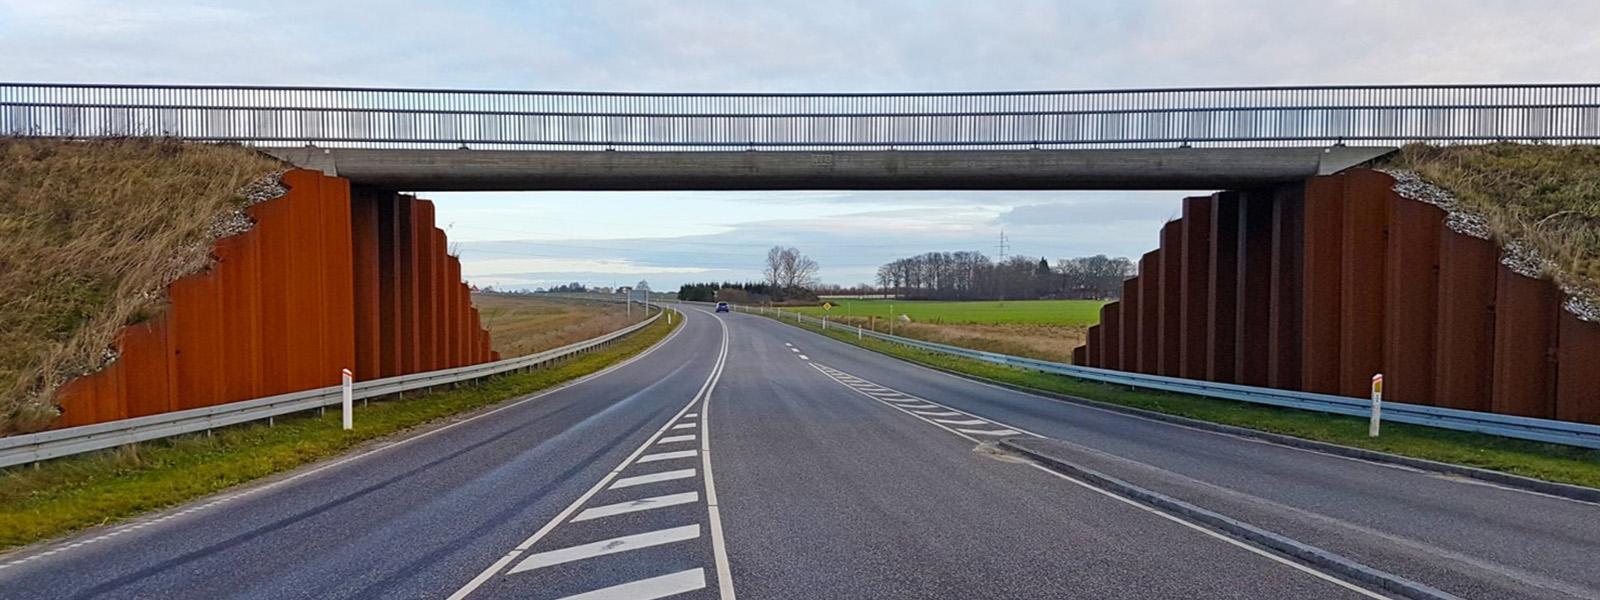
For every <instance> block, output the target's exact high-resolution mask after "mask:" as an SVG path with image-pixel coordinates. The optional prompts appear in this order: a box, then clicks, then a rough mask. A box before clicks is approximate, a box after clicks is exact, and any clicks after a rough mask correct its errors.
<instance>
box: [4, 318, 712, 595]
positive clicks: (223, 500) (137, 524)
mask: <svg viewBox="0 0 1600 600" xmlns="http://www.w3.org/2000/svg"><path fill="white" fill-rule="evenodd" d="M679 333H683V328H682V327H679V328H677V329H674V330H673V331H672V333H671V334H669V335H668V336H667V337H666V338H665V339H662V340H661V341H658V342H656V343H655V345H653V346H651V347H649V348H647V349H645V351H643V352H640V353H638V354H635V355H633V356H631V357H629V358H628V359H627V360H624V361H622V362H619V363H617V364H614V365H611V366H609V367H606V368H604V369H601V370H599V371H596V372H594V373H590V374H588V375H584V376H583V377H579V378H577V379H573V380H571V381H568V382H565V383H559V384H556V385H555V386H553V387H550V388H548V389H545V390H541V391H539V392H537V393H534V394H530V395H528V396H524V397H522V398H518V399H515V400H511V401H509V402H507V403H506V404H503V405H501V406H499V407H496V408H494V409H491V410H488V411H485V412H482V413H478V414H476V415H473V416H471V417H467V418H465V419H462V420H460V421H456V422H454V423H450V424H448V425H444V426H442V427H439V428H437V429H431V430H428V431H424V432H422V433H419V434H417V435H414V436H411V437H408V438H403V439H399V440H395V441H394V442H392V443H389V444H385V445H382V446H378V447H377V448H373V449H371V450H368V451H366V452H362V453H360V454H354V455H350V456H346V457H344V458H339V459H336V460H334V461H332V462H329V463H325V464H322V465H319V466H315V467H311V468H310V469H308V470H305V471H301V472H299V473H294V474H292V475H289V476H288V477H285V478H283V479H279V480H277V481H273V482H269V483H264V484H261V485H258V486H255V487H247V489H243V490H240V491H239V492H236V493H233V494H229V495H224V496H216V497H213V498H212V499H210V500H206V501H204V502H201V503H199V504H191V505H189V506H188V507H187V508H180V509H174V510H176V512H169V513H166V514H163V515H160V516H155V517H151V518H147V519H136V520H133V521H129V522H128V523H125V524H123V525H119V526H116V527H114V528H112V529H111V530H109V531H106V532H105V533H102V534H100V535H97V536H94V537H92V538H88V539H83V540H78V541H77V542H74V543H73V544H71V545H69V546H65V547H60V548H55V549H53V550H50V551H49V552H48V553H40V554H34V555H31V556H25V557H22V558H19V559H16V560H13V561H9V562H6V563H0V570H5V569H7V568H10V567H14V566H18V565H21V564H24V563H27V562H30V561H33V560H37V559H40V558H43V557H46V556H50V555H53V554H56V553H58V552H61V551H63V550H70V549H73V548H77V547H79V546H86V545H90V544H96V543H99V542H103V541H106V540H109V539H112V538H115V537H116V536H119V535H122V534H124V533H128V532H131V531H137V530H140V529H143V528H145V527H149V526H151V525H158V524H161V523H165V522H168V521H171V520H173V519H177V518H179V517H183V516H187V515H190V514H193V513H196V512H201V511H204V510H207V509H211V508H215V507H217V506H221V505H223V504H227V503H229V502H232V501H234V500H238V499H240V498H244V497H248V496H253V495H255V494H260V493H262V492H265V491H268V490H272V489H276V488H280V487H283V486H286V485H289V484H291V483H294V482H296V481H299V480H301V479H304V478H306V477H310V476H312V475H316V474H317V473H321V472H323V471H327V470H329V469H333V468H337V467H340V466H343V465H346V464H349V463H351V462H354V461H357V460H361V459H363V458H366V457H368V456H372V455H374V454H377V453H379V452H384V451H386V450H391V449H394V448H398V447H400V446H404V445H406V444H410V443H411V442H415V441H417V440H420V439H423V438H426V437H428V436H431V435H434V434H437V433H440V432H443V431H447V430H450V429H454V428H456V427H460V426H462V425H466V424H467V423H471V422H473V421H476V420H478V419H482V418H484V417H487V416H489V415H492V414H495V413H498V412H500V411H504V410H510V409H512V408H516V407H517V406H520V405H522V404H525V403H527V402H532V401H534V400H538V399H540V398H543V397H545V396H548V395H550V394H554V393H556V392H559V391H561V390H565V389H567V388H570V387H573V386H577V385H579V384H582V383H586V382H589V381H593V380H595V379H599V378H600V377H603V376H605V375H608V374H610V373H612V372H615V371H617V370H620V369H622V368H623V367H626V366H628V365H630V364H633V363H634V362H635V361H638V360H640V359H643V358H644V357H646V356H649V355H650V354H651V353H653V352H655V351H656V350H657V349H660V348H662V347H664V346H666V345H667V342H670V341H672V339H673V338H675V337H678V334H679ZM196 502H199V501H196Z"/></svg>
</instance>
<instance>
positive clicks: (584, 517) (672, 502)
mask: <svg viewBox="0 0 1600 600" xmlns="http://www.w3.org/2000/svg"><path fill="white" fill-rule="evenodd" d="M699 501H700V492H684V493H682V494H667V495H665V496H655V497H652V498H640V499H638V500H629V501H627V502H618V503H616V504H607V505H605V506H596V507H594V508H590V509H585V510H584V511H583V512H581V513H578V516H576V517H573V518H572V522H573V523H577V522H579V521H588V520H591V519H599V518H602V517H610V516H615V515H625V514H628V513H634V512H639V511H642V510H655V509H657V508H666V507H668V506H678V505H680V504H692V503H695V502H699Z"/></svg>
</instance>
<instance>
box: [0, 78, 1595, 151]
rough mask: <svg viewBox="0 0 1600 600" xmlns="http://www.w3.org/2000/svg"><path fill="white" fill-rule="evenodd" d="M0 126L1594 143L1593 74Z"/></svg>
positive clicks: (87, 93)
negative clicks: (1534, 80) (1587, 80)
mask: <svg viewBox="0 0 1600 600" xmlns="http://www.w3.org/2000/svg"><path fill="white" fill-rule="evenodd" d="M0 135H13V136H42V137H65V138H97V137H123V136H166V137H174V138H180V139H186V140H202V141H225V142H240V143H247V144H254V145H262V146H297V145H304V144H316V145H318V146H324V147H357V148H456V147H461V146H467V147H471V148H478V149H542V150H605V149H630V150H719V149H720V150H730V149H764V150H846V149H861V150H875V149H890V148H893V149H906V150H915V149H925V150H932V149H972V148H993V149H1025V148H1063V147H1082V148H1115V147H1170V146H1173V145H1197V146H1256V147H1260V146H1312V145H1327V144H1334V143H1342V142H1361V143H1379V144H1400V143H1406V142H1413V141H1424V142H1438V143H1449V142H1483V141H1498V140H1514V141H1530V142H1551V143H1571V142H1592V141H1595V140H1597V139H1600V84H1523V85H1394V86H1305V87H1235V88H1175V89H1129V90H1085V91H1039V92H967V93H902V94H859V93H857V94H692V93H679V94H665V93H609V92H606V93H595V92H523V91H500V90H430V89H402V88H346V87H263V86H209V85H205V86H201V85H110V84H55V83H0Z"/></svg>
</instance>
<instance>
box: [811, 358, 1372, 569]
mask: <svg viewBox="0 0 1600 600" xmlns="http://www.w3.org/2000/svg"><path fill="white" fill-rule="evenodd" d="M812 366H813V367H818V365H816V364H813V365H812ZM827 368H829V369H832V367H827ZM817 370H818V371H822V368H821V367H818V369H817ZM833 370H835V371H838V370H837V369H833ZM839 372H841V373H842V372H843V371H839ZM822 374H823V375H826V376H828V378H829V379H833V380H834V381H838V382H839V384H840V385H844V386H845V387H847V388H850V389H851V390H854V391H856V393H859V394H861V395H862V396H866V397H868V398H873V397H872V396H871V395H868V394H867V393H865V392H862V391H860V390H856V389H855V388H854V387H852V386H850V385H848V384H845V383H844V382H843V381H839V380H838V379H837V378H835V377H834V376H833V375H831V374H829V373H828V372H827V371H822ZM873 399H874V400H878V402H879V403H880V404H883V405H885V406H888V407H891V408H894V409H895V410H899V411H900V412H904V413H906V414H910V415H912V416H914V417H916V418H917V419H919V420H922V421H925V422H927V423H929V424H932V425H934V426H935V427H938V428H940V429H943V430H945V431H949V432H951V433H953V434H955V435H957V436H960V437H963V438H966V439H967V440H968V441H971V442H973V443H977V442H978V440H976V439H974V438H972V437H971V436H968V435H966V434H963V433H960V432H958V431H956V430H954V429H952V428H949V427H945V426H944V425H941V424H939V423H935V422H934V421H933V420H932V419H929V418H925V417H922V416H920V415H916V414H915V413H912V412H911V411H909V410H906V409H903V408H900V407H899V406H896V405H894V404H890V403H888V402H884V401H882V400H879V399H877V398H873ZM941 406H942V405H941ZM947 408H948V407H947ZM951 410H958V412H964V411H959V409H951ZM968 414H970V413H968ZM972 416H973V417H975V418H982V417H977V415H972ZM985 420H987V421H989V422H990V423H994V424H995V425H998V426H1000V427H1007V428H1010V429H1013V430H1016V431H1018V432H1021V433H1027V434H1028V435H1032V436H1034V437H1039V438H1043V437H1044V436H1041V435H1039V434H1036V433H1033V432H1030V431H1027V430H1024V429H1018V428H1016V427H1011V426H1010V425H1007V424H1005V423H1002V422H1000V421H995V420H993V419H985ZM1028 465H1029V466H1031V467H1033V468H1035V469H1039V470H1040V471H1044V472H1046V473H1049V474H1051V475H1054V476H1056V477H1059V478H1061V479H1065V480H1067V481H1070V482H1072V483H1074V484H1077V485H1079V486H1082V487H1084V488H1086V489H1089V490H1092V491H1094V492H1097V493H1099V494H1102V495H1104V496H1106V497H1109V498H1112V499H1114V500H1117V501H1118V502H1122V503H1124V504H1127V505H1130V506H1133V507H1136V508H1138V509H1140V510H1143V511H1146V512H1150V513H1153V514H1155V515H1157V516H1160V517H1161V518H1164V519H1167V520H1169V521H1172V522H1174V523H1178V524H1180V525H1183V526H1185V527H1188V528H1190V529H1193V530H1195V531H1199V532H1201V533H1204V534H1206V535H1208V536H1211V537H1213V538H1216V539H1218V540H1222V541H1224V542H1227V543H1229V544H1232V545H1234V546H1238V547H1240V548H1244V549H1245V550H1249V551H1250V552H1253V553H1255V554H1257V555H1260V556H1263V557H1266V558H1268V559H1271V560H1273V561H1276V562H1278V563H1282V564H1285V565H1288V566H1290V567H1293V568H1294V569H1296V570H1299V571H1303V572H1305V573H1308V574H1311V575H1313V576H1315V577H1317V578H1319V579H1324V580H1327V581H1329V582H1332V583H1334V584H1336V585H1339V586H1341V587H1344V588H1347V589H1350V590H1352V591H1355V592H1357V593H1360V594H1362V595H1365V596H1367V597H1370V598H1388V596H1384V595H1381V594H1377V593H1375V592H1372V591H1371V590H1368V589H1366V588H1363V587H1360V586H1357V585H1355V584H1352V583H1350V582H1348V581H1345V580H1343V579H1339V578H1337V577H1334V576H1332V575H1329V574H1327V573H1323V572H1321V571H1318V570H1316V569H1313V568H1311V567H1309V566H1307V565H1303V564H1300V563H1298V562H1294V561H1292V560H1289V559H1287V558H1284V557H1282V556H1278V555H1276V554H1273V553H1271V552H1268V551H1266V550H1263V549H1261V548H1257V547H1255V546H1252V545H1250V544H1247V543H1244V542H1242V541H1239V540H1236V539H1233V538H1230V537H1227V536H1225V535H1222V534H1220V533H1217V532H1215V531H1212V530H1210V529H1207V528H1205V527H1203V526H1201V525H1199V524H1196V523H1192V522H1189V521H1187V520H1185V519H1182V518H1179V517H1177V516H1175V515H1171V514H1168V513H1166V512H1163V511H1161V510H1158V509H1156V508H1154V507H1151V506H1146V505H1144V504H1141V503H1139V502H1135V501H1133V500H1131V499H1128V498H1124V497H1122V496H1119V495H1117V494H1115V493H1112V492H1111V491H1109V490H1104V489H1101V488H1098V487H1095V486H1094V485H1091V484H1089V483H1087V482H1084V481H1081V480H1079V479H1077V478H1074V477H1070V476H1068V475H1065V474H1062V473H1057V472H1055V471H1052V470H1050V469H1049V468H1046V467H1044V466H1042V465H1039V464H1038V463H1035V462H1032V461H1029V462H1028Z"/></svg>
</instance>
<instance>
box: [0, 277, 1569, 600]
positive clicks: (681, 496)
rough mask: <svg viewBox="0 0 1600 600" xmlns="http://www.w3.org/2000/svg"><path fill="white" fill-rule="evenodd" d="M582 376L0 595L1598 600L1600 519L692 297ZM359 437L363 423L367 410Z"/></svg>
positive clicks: (34, 565) (175, 513)
mask: <svg viewBox="0 0 1600 600" xmlns="http://www.w3.org/2000/svg"><path fill="white" fill-rule="evenodd" d="M683 311H684V313H685V314H686V320H685V322H684V324H683V326H682V327H681V328H680V329H679V330H678V331H677V332H675V333H674V334H673V335H672V336H671V337H670V338H668V339H667V340H665V341H664V342H662V343H661V344H660V345H658V346H656V347H654V348H653V349H652V350H650V351H648V352H646V353H644V354H642V355H640V356H638V357H636V358H634V359H631V360H630V361H627V362H624V363H621V364H619V365H617V366H614V367H613V368H611V369H608V370H606V371H602V372H600V373H597V374H595V375H592V376H590V377H587V378H585V379H582V380H579V381H577V382H574V383H572V384H570V385H567V386H564V387H561V388H558V389H555V390H551V391H547V392H544V393H541V394H536V395H533V396H529V397H525V398H520V399H517V400H514V401H512V402H509V403H507V404H503V405H501V406H499V407H497V408H494V409H491V410H488V411H483V412H480V413H476V414H473V415H468V416H464V417H462V418H459V419H456V420H452V421H449V422H447V423H443V424H439V425H435V426H432V427H430V428H426V429H424V430H422V431H420V432H417V433H416V434H415V435H412V436H410V437H407V438H403V439H396V440H393V441H390V442H386V443H383V444H380V445H375V446H372V447H368V448H364V449H362V450H360V451H358V452H357V453H355V454H352V455H349V456H346V457H344V458H340V459H337V460H333V461H329V462H325V463H322V464H318V465H313V466H311V467H308V468H305V469H301V470H298V471H294V472H291V473H287V474H285V475H283V476H280V477H277V478H274V479H271V480H268V481H264V482H261V483H258V484H255V485H252V486H249V487H246V488H242V489H239V490H235V491H230V492H227V493H225V494H223V495H219V496H216V497H213V498H208V499H204V500H200V501H197V502H195V503H193V504H190V505H187V506H183V507H179V508H176V509H173V510H170V511H166V512H163V513H158V514H154V515H150V516H149V517H146V518H143V519H140V520H137V521H134V522H131V523H128V524H125V525H118V526H112V527H107V528H103V529H99V530H93V531H88V532H84V533H82V534H80V535H77V536H73V537H70V538H67V539H63V540H59V541H57V542H54V543H51V544H47V545H43V546H35V547H30V548H26V549H23V550H22V551H20V552H16V553H12V554H10V555H6V556H0V598H7V599H9V598H552V599H554V598H576V599H582V600H623V599H645V598H663V597H671V598H699V599H711V598H721V599H724V600H731V599H733V598H736V597H738V598H748V599H759V598H951V599H954V598H1068V597H1072V598H1077V597H1082V598H1197V597H1204V598H1371V597H1390V596H1389V592H1386V591H1384V590H1381V589H1379V588H1378V586H1376V585H1373V584H1371V583H1355V582H1351V581H1348V580H1346V579H1343V578H1341V577H1340V576H1338V575H1337V574H1335V573H1333V572H1331V571H1329V570H1327V569H1324V568H1321V567H1315V566H1309V565H1307V564H1303V563H1301V562H1299V561H1296V560H1293V559H1290V558H1287V557H1285V556H1281V555H1279V554H1276V553H1274V552H1270V551H1267V550H1263V549H1261V548H1258V547H1256V546H1253V545H1251V544H1249V543H1246V542H1243V541H1240V540H1237V539H1234V538H1232V537H1229V536H1227V535H1224V534H1220V533H1217V532H1214V531H1212V530H1210V529H1207V528H1205V527H1203V526H1200V525H1198V524H1196V523H1194V522H1193V521H1191V520H1189V519H1187V518H1186V517H1184V516H1182V515H1178V514H1171V513H1168V512H1164V511H1161V510H1157V509H1154V508H1151V507H1148V506H1146V505H1144V504H1141V503H1139V502H1136V501H1134V500H1130V499H1128V498H1125V497H1123V496H1119V495H1117V494H1115V493H1112V492H1110V491H1107V490H1105V489H1102V488H1099V487H1095V486H1094V485H1091V484H1090V483H1088V482H1085V481H1082V480H1081V479H1077V478H1074V477H1070V476H1066V475H1063V474H1061V473H1058V472H1056V471H1052V470H1050V469H1047V468H1045V467H1043V466H1039V465H1037V464H1034V463H1033V462H1031V461H1029V460H1026V459H1024V458H1022V457H1019V456H1017V455H1015V454H1012V453H1008V452H1002V451H1000V450H999V449H997V448H996V445H995V443H996V442H997V441H998V440H1000V439H1011V440H1018V442H1017V443H1020V444H1024V445H1026V446H1027V447H1029V448H1030V449H1032V450H1033V451H1036V452H1039V453H1043V454H1047V455H1049V456H1051V457H1053V458H1056V459H1058V460H1061V461H1066V462H1070V463H1073V464H1076V465H1080V466H1082V467H1085V468H1088V469H1092V470H1095V471H1098V472H1100V473H1104V474H1107V475H1110V476H1114V477H1116V478H1118V479H1120V480H1122V481H1125V482H1128V483H1130V484H1133V485H1137V486H1140V487H1142V488H1144V489H1147V490H1151V491H1153V492H1156V493H1160V494H1164V495H1166V496H1170V497H1173V498H1178V499H1181V500H1183V501H1185V502H1188V503H1191V504H1194V505H1197V506H1201V507H1204V508H1205V509H1208V510H1211V511H1215V512H1217V513H1221V514H1224V515H1227V516H1228V517H1230V518H1233V519H1237V520H1239V521H1242V522H1246V523H1249V524H1251V525H1253V526H1256V527H1259V528H1262V529H1266V530H1269V531H1271V532H1274V533H1276V534H1278V535H1281V536H1284V537H1286V538H1290V539H1292V540H1294V541H1296V542H1298V543H1301V544H1305V545H1307V546H1309V547H1315V548H1318V549H1320V550H1321V551H1323V552H1326V553H1329V554H1333V555H1337V556H1338V557H1340V558H1342V559H1343V560H1345V561H1347V562H1349V563H1352V564H1357V565H1359V566H1361V567H1363V568H1366V569H1369V570H1370V571H1372V572H1373V573H1378V574H1382V575H1384V576H1385V577H1387V578H1390V579H1392V580H1397V581H1404V582H1408V583H1409V584H1412V585H1413V586H1414V587H1412V588H1410V589H1411V591H1412V593H1413V594H1415V593H1418V590H1420V591H1421V592H1426V593H1427V594H1431V595H1433V596H1434V597H1451V596H1459V597H1465V598H1480V597H1481V598H1585V597H1587V598H1594V597H1600V570H1597V569H1594V568H1593V564H1594V557H1595V556H1600V518H1597V517H1600V507H1597V506H1595V505H1592V504H1586V503H1581V502H1576V501H1572V500H1567V499H1561V498H1555V497H1550V496H1543V495H1538V494H1533V493H1529V492H1524V491H1519V490H1513V489H1506V488H1501V487H1495V486H1490V485H1486V484H1483V483H1481V482H1474V481H1468V480H1464V479H1460V478H1454V477H1447V476H1443V475H1438V474H1433V473H1428V472H1422V471H1417V470H1414V469H1408V468H1399V467H1394V466H1389V465H1382V464H1376V463H1370V462H1364V461H1358V460H1352V459H1347V458H1340V457H1334V456H1330V455H1326V454H1321V453H1316V452H1311V451H1306V450H1300V449H1292V448H1287V447H1282V446H1278V445H1273V444H1269V443H1264V442H1260V441H1255V440H1250V439H1244V438H1238V437H1233V436H1228V435H1223V434H1218V433H1213V432H1209V431H1202V430H1198V429H1192V428H1187V427H1183V426H1180V425H1175V424H1171V423H1165V422H1157V421H1151V420H1146V419H1142V418H1138V417H1135V416H1130V415H1126V414H1121V413H1114V412H1108V411H1104V410H1100V409H1096V408H1091V407H1086V406H1082V405H1077V404H1071V403H1066V402H1061V401H1058V400H1052V399H1047V398H1043V397H1038V396H1033V395H1029V394H1024V393H1020V392H1015V391H1011V390H1007V389H1003V388H998V387H994V386H989V385H986V384H983V383H979V382H974V381H969V380H966V379H961V378H957V377H954V376H951V375H947V374H944V373H940V372H936V371H931V370H928V369H924V368H921V367H917V366H914V365H910V364H908V363H904V362H901V361H898V360H895V359H892V358H888V357H885V356H882V355H879V354H876V353H872V352H869V351H866V350H862V349H859V348H855V347H852V346H849V345H846V344H843V343H840V342H837V341H834V340H831V339H828V338H825V337H822V336H820V335H817V334H814V333H811V332H807V331H803V330H800V329H798V328H795V327H792V326H789V325H785V324H781V323H777V322H774V321H771V320H769V319H765V318H763V317H759V316H753V315H746V314H732V315H728V314H722V315H713V314H711V313H708V312H706V311H703V310H700V309H698V308H693V307H687V306H685V307H683ZM358 422H359V421H358Z"/></svg>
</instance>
